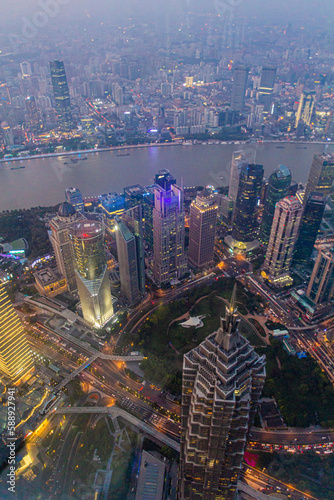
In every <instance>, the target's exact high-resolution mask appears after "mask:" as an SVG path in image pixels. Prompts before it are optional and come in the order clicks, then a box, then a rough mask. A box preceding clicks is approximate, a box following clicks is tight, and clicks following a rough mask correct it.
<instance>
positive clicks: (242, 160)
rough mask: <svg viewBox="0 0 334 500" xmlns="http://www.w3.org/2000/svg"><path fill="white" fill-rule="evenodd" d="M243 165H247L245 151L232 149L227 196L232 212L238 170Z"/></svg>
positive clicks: (237, 187) (236, 192) (235, 198)
mask: <svg viewBox="0 0 334 500" xmlns="http://www.w3.org/2000/svg"><path fill="white" fill-rule="evenodd" d="M243 165H248V161H247V160H246V155H245V153H244V152H243V151H234V153H233V154H232V163H231V171H230V185H229V188H228V196H229V198H230V199H231V201H232V203H233V213H234V212H235V210H234V208H235V203H236V201H237V197H238V189H239V180H240V172H241V167H242V166H243ZM232 219H233V214H232Z"/></svg>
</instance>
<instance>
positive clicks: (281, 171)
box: [259, 165, 291, 245]
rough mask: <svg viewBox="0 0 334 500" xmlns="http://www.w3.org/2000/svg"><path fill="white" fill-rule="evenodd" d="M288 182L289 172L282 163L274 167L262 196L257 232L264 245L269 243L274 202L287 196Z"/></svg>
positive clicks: (289, 181) (289, 182) (289, 180)
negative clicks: (260, 216) (260, 221)
mask: <svg viewBox="0 0 334 500" xmlns="http://www.w3.org/2000/svg"><path fill="white" fill-rule="evenodd" d="M290 184H291V172H290V170H289V169H288V168H287V167H285V166H284V165H280V166H279V167H278V168H276V169H275V170H274V172H273V173H272V174H271V176H270V177H269V181H268V185H267V188H266V194H265V197H264V205H263V216H262V223H261V228H260V234H259V240H260V241H261V243H264V244H265V245H267V244H268V243H269V238H270V231H271V226H272V223H273V218H274V214H275V207H276V203H278V202H279V201H280V200H282V198H285V197H286V196H288V194H289V186H290Z"/></svg>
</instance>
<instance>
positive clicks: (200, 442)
mask: <svg viewBox="0 0 334 500" xmlns="http://www.w3.org/2000/svg"><path fill="white" fill-rule="evenodd" d="M235 291H236V288H234V291H233V295H232V300H231V304H230V305H228V306H227V307H226V314H225V319H221V324H220V328H219V329H218V330H217V331H216V332H214V333H212V334H211V335H209V336H208V337H207V338H206V339H205V340H204V341H203V342H202V343H201V344H200V345H199V346H198V347H196V348H195V349H192V350H191V351H190V352H188V353H187V354H185V355H184V358H183V377H182V406H181V453H180V473H179V498H180V500H214V499H215V500H216V499H218V498H219V499H224V500H234V499H235V497H236V489H237V482H238V476H239V472H240V470H241V466H242V460H243V456H244V451H245V446H246V439H247V434H248V431H249V429H250V426H251V425H252V422H253V418H254V414H255V412H256V408H257V404H258V401H259V398H260V395H261V391H262V387H263V384H264V380H265V376H266V372H265V357H264V356H262V357H259V356H258V355H257V354H256V353H255V352H254V349H253V348H252V347H251V346H250V344H249V342H248V340H246V339H245V338H244V337H243V336H242V335H241V334H240V333H239V328H238V326H239V319H238V314H237V309H236V304H235Z"/></svg>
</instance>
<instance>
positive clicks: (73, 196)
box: [65, 187, 85, 215]
mask: <svg viewBox="0 0 334 500" xmlns="http://www.w3.org/2000/svg"><path fill="white" fill-rule="evenodd" d="M65 196H66V201H68V202H69V203H71V205H73V206H74V208H75V211H76V212H79V213H80V214H82V215H84V213H85V204H84V202H83V198H82V194H81V191H79V189H77V188H74V187H70V188H68V189H65Z"/></svg>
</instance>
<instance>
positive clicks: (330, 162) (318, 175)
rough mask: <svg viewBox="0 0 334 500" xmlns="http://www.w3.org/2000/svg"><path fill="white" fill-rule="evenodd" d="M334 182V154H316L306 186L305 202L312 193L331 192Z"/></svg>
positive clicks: (324, 193) (325, 193)
mask: <svg viewBox="0 0 334 500" xmlns="http://www.w3.org/2000/svg"><path fill="white" fill-rule="evenodd" d="M333 182H334V155H333V154H330V153H322V154H315V155H314V157H313V161H312V165H311V170H310V173H309V176H308V180H307V184H306V188H305V196H304V203H306V201H307V200H308V197H309V195H310V194H311V193H315V192H316V193H320V194H323V195H327V194H331V193H332V192H333Z"/></svg>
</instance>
